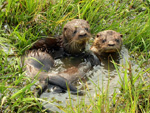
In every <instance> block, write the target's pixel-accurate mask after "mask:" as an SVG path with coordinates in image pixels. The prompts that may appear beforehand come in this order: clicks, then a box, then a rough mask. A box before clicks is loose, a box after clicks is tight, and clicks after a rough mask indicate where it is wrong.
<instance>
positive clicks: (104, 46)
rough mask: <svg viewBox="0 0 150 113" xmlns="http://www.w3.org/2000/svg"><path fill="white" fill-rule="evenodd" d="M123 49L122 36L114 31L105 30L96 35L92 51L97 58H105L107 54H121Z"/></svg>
mask: <svg viewBox="0 0 150 113" xmlns="http://www.w3.org/2000/svg"><path fill="white" fill-rule="evenodd" d="M121 47H122V34H120V33H118V32H116V31H113V30H105V31H102V32H99V33H98V34H97V35H96V37H95V40H94V42H93V45H92V47H91V51H93V52H94V53H95V54H96V55H97V56H103V55H105V53H116V52H119V51H120V50H121Z"/></svg>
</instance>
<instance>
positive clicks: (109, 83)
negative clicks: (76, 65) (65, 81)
mask: <svg viewBox="0 0 150 113" xmlns="http://www.w3.org/2000/svg"><path fill="white" fill-rule="evenodd" d="M127 61H128V62H129V61H130V56H129V53H128V50H127V49H126V48H125V47H124V46H123V47H122V50H121V52H120V57H118V58H117V60H116V62H118V63H119V65H117V66H118V71H119V74H120V77H123V75H124V74H123V71H124V68H123V67H124V66H127ZM58 62H59V63H60V64H61V61H60V60H58ZM58 62H57V63H58ZM101 62H102V65H101V66H94V67H93V69H92V70H90V71H89V72H88V73H87V74H86V76H87V79H84V80H83V81H82V82H81V81H78V82H77V84H76V87H77V88H78V89H80V90H83V91H84V92H86V93H85V95H84V96H77V95H72V94H71V95H69V94H68V92H66V93H55V92H51V91H50V90H49V89H48V90H47V91H45V92H44V93H43V94H42V95H41V97H40V98H44V99H46V100H47V101H49V102H53V105H52V104H50V103H43V105H44V107H46V108H50V109H51V110H53V111H58V112H62V111H61V110H59V109H58V108H57V107H56V106H55V105H57V106H63V107H65V106H66V104H67V103H69V102H70V99H69V98H71V101H72V102H73V103H74V105H77V104H78V102H79V101H82V100H84V101H85V103H86V104H88V103H89V100H90V99H89V96H90V98H92V99H94V98H95V97H96V93H97V92H100V93H102V91H106V89H107V88H109V90H108V94H109V96H111V95H112V94H113V92H114V90H115V91H116V92H119V82H120V78H119V76H118V72H117V70H116V68H115V66H114V64H113V63H112V62H108V60H107V58H106V57H105V58H102V59H101ZM59 63H58V64H59ZM62 65H63V64H62ZM62 67H63V66H62ZM62 67H61V66H60V67H59V69H58V70H61V68H62ZM137 68H138V65H136V64H134V66H133V67H132V69H133V70H135V69H137ZM55 71H56V70H55ZM139 71H140V70H139ZM134 73H138V72H136V71H134ZM97 86H98V87H97Z"/></svg>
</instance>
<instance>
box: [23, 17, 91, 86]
mask: <svg viewBox="0 0 150 113" xmlns="http://www.w3.org/2000/svg"><path fill="white" fill-rule="evenodd" d="M90 37H91V34H90V26H89V24H88V22H87V21H85V20H82V19H74V20H72V21H69V22H68V23H67V24H66V25H65V26H64V28H63V34H62V35H61V36H60V37H58V38H55V39H54V38H45V39H40V40H38V41H37V42H35V43H34V44H33V46H32V47H31V48H30V49H29V50H28V51H27V54H26V55H25V57H24V58H25V61H24V64H25V65H26V68H25V70H26V75H27V76H29V77H31V78H33V79H34V78H36V77H37V78H38V79H39V80H40V82H41V83H42V84H43V85H44V84H45V80H46V79H47V78H49V77H50V76H55V74H53V75H51V73H49V70H50V69H51V67H54V59H55V58H57V57H60V56H61V55H62V56H61V57H65V56H63V54H64V53H67V54H70V55H78V54H81V53H82V52H83V51H84V50H85V46H86V43H87V42H88V40H89V38H90ZM81 67H83V69H84V70H87V69H89V67H86V66H81ZM81 67H80V68H81ZM84 74H85V72H84V71H80V70H78V67H72V68H69V69H67V71H64V72H61V73H59V74H58V75H60V76H61V77H63V78H64V79H66V80H68V81H69V82H73V81H75V80H76V79H78V78H80V77H82V75H84ZM56 76H57V75H56ZM49 79H50V78H49Z"/></svg>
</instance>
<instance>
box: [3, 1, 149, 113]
mask: <svg viewBox="0 0 150 113" xmlns="http://www.w3.org/2000/svg"><path fill="white" fill-rule="evenodd" d="M149 11H150V3H149V0H146V1H144V0H124V1H123V0H115V1H114V0H106V1H104V0H57V1H56V0H1V1H0V48H1V49H0V92H1V93H0V94H1V95H0V98H1V105H0V111H1V112H23V111H26V112H27V111H33V110H36V111H41V103H40V102H39V101H37V99H36V98H35V96H34V95H33V94H32V93H33V92H32V91H30V88H31V86H32V85H33V84H34V82H31V81H30V80H29V79H28V78H26V77H25V76H24V73H23V70H22V68H21V67H20V56H21V55H23V53H24V51H25V50H27V49H28V47H29V46H30V45H31V44H32V43H33V42H34V41H35V40H37V39H40V38H45V37H49V36H53V37H54V36H55V35H59V34H61V33H62V28H63V26H64V24H65V23H66V22H67V21H69V20H72V19H74V18H81V19H86V20H87V21H88V22H89V24H90V25H91V32H92V34H93V35H94V34H96V33H98V32H99V31H102V30H106V29H112V30H116V31H118V32H120V33H121V34H123V35H124V44H125V45H126V46H127V47H128V49H129V50H130V51H131V53H132V54H135V56H136V54H138V55H137V56H136V58H135V60H137V59H138V60H137V62H138V63H139V64H140V66H141V67H142V69H143V70H142V71H141V72H140V73H139V74H138V75H132V72H131V70H132V66H130V64H129V67H128V68H125V71H124V75H125V76H124V79H122V82H121V84H120V87H121V89H122V92H121V93H120V94H117V93H115V92H114V94H113V96H112V99H111V100H110V99H109V97H108V96H106V95H107V94H106V93H105V92H104V93H102V94H99V93H98V94H97V96H96V99H97V101H94V100H93V101H92V99H91V104H90V105H86V104H85V103H84V101H83V102H82V103H79V105H77V106H76V108H72V109H71V110H70V109H69V107H70V106H69V105H68V110H65V111H66V112H70V111H71V112H74V111H75V112H82V111H83V109H84V111H85V112H116V113H117V112H138V111H141V112H148V111H149V110H150V108H149V103H150V102H149V101H150V95H149V94H150V90H149V87H150V85H149V83H147V82H146V81H145V80H144V77H143V75H144V74H145V73H146V74H147V75H149V73H150V70H149V67H147V66H145V64H146V65H149V59H150V55H149V51H150V43H149V42H150V18H149V17H150V12H149ZM6 25H7V27H6ZM2 46H3V47H4V46H6V47H7V48H9V51H7V52H5V51H3V49H2ZM11 51H13V53H11ZM139 52H140V53H139ZM12 55H13V56H15V57H13V58H12V59H10V60H8V59H9V58H10V57H11V56H12ZM145 67H146V68H145ZM116 68H117V67H116ZM128 72H129V73H128ZM128 75H129V76H128ZM120 79H121V78H120ZM139 79H140V82H139V83H138V85H134V84H135V83H136V81H137V80H139ZM148 79H149V78H148ZM81 106H82V107H81ZM91 106H92V107H91ZM73 109H74V111H73Z"/></svg>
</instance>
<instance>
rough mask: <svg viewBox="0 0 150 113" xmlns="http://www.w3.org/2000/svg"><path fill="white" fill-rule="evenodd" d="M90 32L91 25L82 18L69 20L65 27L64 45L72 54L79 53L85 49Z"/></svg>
mask: <svg viewBox="0 0 150 113" xmlns="http://www.w3.org/2000/svg"><path fill="white" fill-rule="evenodd" d="M90 37H91V34H90V25H89V24H88V22H87V21H85V20H82V19H74V20H72V21H69V22H68V23H67V24H66V25H65V26H64V28H63V38H62V39H63V47H64V49H65V51H67V52H68V53H71V54H78V53H81V52H82V51H84V49H85V46H86V43H87V42H88V40H89V38H90Z"/></svg>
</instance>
